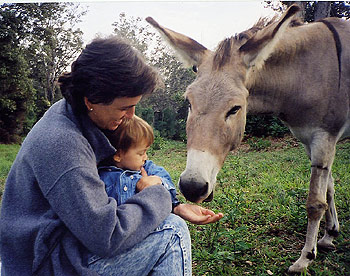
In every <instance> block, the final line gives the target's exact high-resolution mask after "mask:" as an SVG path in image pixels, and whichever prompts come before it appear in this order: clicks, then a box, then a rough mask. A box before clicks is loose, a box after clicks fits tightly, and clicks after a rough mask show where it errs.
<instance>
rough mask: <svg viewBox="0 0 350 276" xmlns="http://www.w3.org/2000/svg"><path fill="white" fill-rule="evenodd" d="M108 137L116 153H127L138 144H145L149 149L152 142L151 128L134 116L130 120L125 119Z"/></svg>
mask: <svg viewBox="0 0 350 276" xmlns="http://www.w3.org/2000/svg"><path fill="white" fill-rule="evenodd" d="M108 136H109V137H108V138H109V140H110V142H111V144H112V146H113V147H115V149H116V150H117V151H118V150H122V151H127V150H129V149H130V148H131V147H133V146H135V145H138V144H140V143H146V146H147V147H149V146H151V145H152V144H153V141H154V134H153V129H152V127H151V126H150V125H149V124H148V123H147V122H146V121H145V120H143V119H142V118H140V117H138V116H136V115H134V116H133V117H132V118H131V119H127V118H125V119H124V120H123V122H122V123H121V124H120V125H119V126H118V128H117V129H116V130H115V131H114V132H113V133H112V134H110V135H108Z"/></svg>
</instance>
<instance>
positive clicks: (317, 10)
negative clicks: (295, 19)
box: [265, 1, 350, 22]
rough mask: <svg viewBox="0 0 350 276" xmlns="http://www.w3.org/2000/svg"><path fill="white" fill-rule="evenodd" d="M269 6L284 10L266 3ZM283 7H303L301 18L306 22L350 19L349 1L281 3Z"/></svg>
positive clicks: (270, 2)
mask: <svg viewBox="0 0 350 276" xmlns="http://www.w3.org/2000/svg"><path fill="white" fill-rule="evenodd" d="M265 2H266V3H267V6H268V7H270V8H272V9H274V10H278V11H280V10H282V9H283V7H281V6H280V5H278V6H276V5H274V3H273V2H272V1H265ZM281 3H282V5H284V6H285V7H289V6H291V5H293V4H297V5H299V6H300V7H301V17H302V18H303V19H304V21H305V22H313V21H317V20H319V19H322V18H325V17H338V18H345V19H349V18H350V2H349V1H340V2H334V1H281Z"/></svg>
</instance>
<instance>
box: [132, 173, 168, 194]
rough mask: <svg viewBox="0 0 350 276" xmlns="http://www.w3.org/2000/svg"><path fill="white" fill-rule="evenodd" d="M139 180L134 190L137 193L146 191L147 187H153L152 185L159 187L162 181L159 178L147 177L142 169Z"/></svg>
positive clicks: (154, 176)
mask: <svg viewBox="0 0 350 276" xmlns="http://www.w3.org/2000/svg"><path fill="white" fill-rule="evenodd" d="M141 176H142V177H141V179H140V180H139V181H138V182H137V184H136V189H137V191H138V192H141V191H142V190H143V189H146V188H147V187H150V186H153V185H159V184H162V180H161V179H160V177H159V176H156V175H150V176H148V175H147V172H146V171H145V169H144V168H143V167H142V168H141Z"/></svg>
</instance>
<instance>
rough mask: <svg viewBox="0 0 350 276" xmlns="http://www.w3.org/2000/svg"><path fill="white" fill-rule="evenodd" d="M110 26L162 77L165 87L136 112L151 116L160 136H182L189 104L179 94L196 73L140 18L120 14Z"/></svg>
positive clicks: (146, 99) (140, 105)
mask: <svg viewBox="0 0 350 276" xmlns="http://www.w3.org/2000/svg"><path fill="white" fill-rule="evenodd" d="M113 26H114V27H115V29H114V33H115V34H117V35H118V36H120V37H123V38H126V39H127V40H128V41H129V42H130V43H131V44H132V45H133V46H134V47H135V48H136V49H138V50H139V51H140V52H141V53H142V54H143V55H144V56H145V58H146V59H147V60H148V62H149V63H151V64H152V65H153V66H154V67H156V68H157V69H158V70H159V72H160V74H161V75H162V77H163V81H164V87H163V88H160V89H158V90H157V91H155V92H153V93H152V94H151V95H150V96H148V97H145V98H144V99H143V100H142V102H141V103H140V104H139V105H138V107H137V112H138V114H139V115H141V117H143V118H144V119H147V120H150V119H152V120H153V122H151V124H152V125H153V126H154V128H155V129H156V130H158V131H159V133H160V134H161V135H162V136H163V137H166V138H177V139H183V138H184V137H185V136H186V135H185V124H186V117H187V110H188V106H187V105H186V104H185V103H184V97H183V96H182V95H183V93H184V92H185V90H186V87H187V86H188V85H189V84H190V83H191V82H192V81H193V80H194V77H195V74H194V73H193V71H192V70H189V69H187V68H183V67H182V65H181V63H180V62H179V61H177V59H176V58H175V57H174V55H173V54H172V51H171V50H170V49H169V48H168V46H167V45H166V44H165V43H164V42H163V40H162V39H161V37H160V36H159V35H158V34H156V33H155V32H154V31H153V30H152V29H151V27H150V26H149V25H147V24H146V23H145V21H144V20H143V19H142V18H140V17H136V18H135V17H128V16H126V14H125V13H121V14H120V15H119V19H118V21H117V22H115V23H113ZM184 105H185V106H186V108H184ZM150 110H152V112H153V115H151V114H150ZM146 117H147V118H146Z"/></svg>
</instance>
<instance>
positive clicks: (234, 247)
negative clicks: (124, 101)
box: [0, 138, 350, 276]
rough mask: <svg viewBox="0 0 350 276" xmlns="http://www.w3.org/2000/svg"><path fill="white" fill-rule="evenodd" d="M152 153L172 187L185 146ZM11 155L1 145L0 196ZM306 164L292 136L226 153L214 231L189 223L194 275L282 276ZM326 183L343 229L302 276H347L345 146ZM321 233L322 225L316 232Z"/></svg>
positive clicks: (348, 172)
mask: <svg viewBox="0 0 350 276" xmlns="http://www.w3.org/2000/svg"><path fill="white" fill-rule="evenodd" d="M158 142H159V141H158ZM157 148H158V149H153V150H151V152H150V154H149V158H150V159H152V160H153V161H155V162H156V163H157V164H159V165H162V166H164V167H165V168H166V169H167V170H168V171H169V173H170V174H171V176H172V178H173V180H174V182H175V183H177V181H178V179H179V176H180V174H181V172H182V171H183V169H184V168H185V165H186V146H185V145H184V144H182V143H178V142H166V141H161V142H160V143H158V144H157ZM17 150H18V146H3V145H0V164H1V166H0V194H1V191H2V190H3V184H4V180H5V178H6V174H7V171H8V169H9V167H10V164H11V162H12V160H13V159H14V156H15V154H16V152H17ZM309 165H310V164H309V161H308V159H307V157H306V154H305V153H304V151H303V148H302V146H301V145H299V143H297V142H296V141H295V140H294V139H291V138H287V139H284V140H279V141H271V140H262V139H250V140H248V141H247V142H246V143H244V144H243V145H242V147H241V148H240V149H239V150H237V151H235V152H232V153H231V154H230V155H229V156H228V158H227V160H226V162H225V165H224V167H223V169H222V170H221V172H220V173H219V175H218V184H217V188H216V191H215V197H214V200H213V201H212V202H210V203H205V204H203V205H205V206H206V207H208V208H210V209H213V210H215V211H220V212H223V213H224V214H225V217H224V218H223V219H222V220H221V221H220V222H218V223H216V224H213V225H206V226H195V225H189V227H190V231H191V236H192V243H193V249H192V254H193V274H194V275H196V276H202V275H239V276H241V275H286V270H287V269H288V267H289V266H290V265H291V264H292V263H293V262H294V261H295V260H296V259H297V258H298V257H299V253H300V250H301V249H302V247H303V244H304V240H305V233H306V225H307V217H306V210H305V200H306V197H307V191H308V182H309V177H310V168H309ZM333 177H334V179H335V185H336V205H337V208H338V216H339V222H340V226H341V231H342V232H341V234H340V236H339V237H338V238H337V240H336V245H337V250H336V251H334V252H329V253H327V254H326V253H323V252H319V253H318V256H317V259H316V260H315V262H314V263H313V264H312V265H311V266H310V267H309V270H308V272H307V273H304V275H317V276H319V275H350V238H349V237H350V207H349V206H350V188H349V183H350V141H348V142H345V143H341V144H339V145H338V151H337V156H336V159H335V162H334V166H333ZM181 199H182V200H184V199H183V198H181ZM323 227H324V222H322V223H321V229H322V232H323ZM321 234H322V233H320V235H321Z"/></svg>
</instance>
